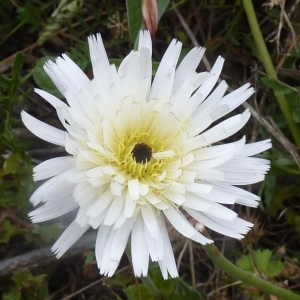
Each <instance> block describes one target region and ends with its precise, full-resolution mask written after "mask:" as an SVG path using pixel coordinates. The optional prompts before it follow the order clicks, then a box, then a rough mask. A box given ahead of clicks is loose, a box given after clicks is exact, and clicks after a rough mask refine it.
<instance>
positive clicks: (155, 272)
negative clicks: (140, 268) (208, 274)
mask: <svg viewBox="0 0 300 300" xmlns="http://www.w3.org/2000/svg"><path fill="white" fill-rule="evenodd" d="M149 273H150V278H151V279H152V280H153V283H154V284H155V286H156V288H157V289H158V291H159V294H160V296H159V298H157V297H153V295H152V294H151V293H150V292H149V290H148V289H147V287H146V285H144V284H138V285H131V286H129V287H127V288H126V289H124V292H125V294H126V296H127V299H129V300H139V299H147V300H153V299H154V300H181V299H182V300H206V299H207V297H206V296H205V295H204V294H203V293H200V292H198V291H193V290H192V288H191V287H190V286H189V285H187V284H186V283H185V282H184V280H183V279H181V278H175V279H168V280H164V279H163V277H162V275H161V272H160V269H159V267H158V266H157V265H156V264H152V265H151V267H150V270H149Z"/></svg>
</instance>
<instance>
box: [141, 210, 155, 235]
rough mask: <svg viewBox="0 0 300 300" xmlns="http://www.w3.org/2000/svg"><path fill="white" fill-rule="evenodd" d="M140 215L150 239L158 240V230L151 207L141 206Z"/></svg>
mask: <svg viewBox="0 0 300 300" xmlns="http://www.w3.org/2000/svg"><path fill="white" fill-rule="evenodd" d="M141 213H142V217H143V220H144V223H145V225H146V227H147V229H148V231H149V233H150V235H151V237H153V238H154V239H158V238H159V228H158V224H157V217H156V216H155V213H154V212H153V209H152V207H151V206H149V205H141Z"/></svg>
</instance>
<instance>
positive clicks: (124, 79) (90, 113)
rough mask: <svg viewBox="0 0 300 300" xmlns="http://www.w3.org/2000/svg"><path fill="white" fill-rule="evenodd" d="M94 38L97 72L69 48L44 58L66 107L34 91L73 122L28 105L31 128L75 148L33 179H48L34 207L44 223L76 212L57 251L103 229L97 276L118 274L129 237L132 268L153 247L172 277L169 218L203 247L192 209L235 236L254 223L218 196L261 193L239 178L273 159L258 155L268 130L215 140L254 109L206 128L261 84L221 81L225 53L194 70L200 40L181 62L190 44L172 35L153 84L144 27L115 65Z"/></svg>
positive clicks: (257, 172)
mask: <svg viewBox="0 0 300 300" xmlns="http://www.w3.org/2000/svg"><path fill="white" fill-rule="evenodd" d="M88 42H89V48H90V55H91V61H92V65H93V72H94V79H92V80H89V79H88V77H87V76H86V75H85V74H84V73H83V72H82V71H81V70H80V68H79V67H78V66H77V65H76V64H75V63H74V62H73V61H72V60H70V58H68V56H67V55H63V56H62V58H60V57H59V58H57V60H56V62H55V63H53V62H51V61H48V62H47V63H46V65H45V67H44V68H45V71H46V72H47V74H48V75H49V76H50V78H51V79H52V81H53V82H54V83H55V85H56V86H57V88H58V89H59V90H60V91H61V93H62V94H63V95H64V96H65V97H66V100H67V102H68V105H66V104H65V103H64V102H62V101H61V100H59V99H58V98H56V97H54V96H53V95H50V94H49V93H47V92H45V91H42V90H38V89H36V92H37V93H38V94H39V95H40V96H42V97H43V98H44V99H45V100H46V101H48V102H49V103H50V104H51V105H52V106H53V107H54V108H55V109H56V111H57V114H58V117H59V119H60V121H61V122H62V124H63V126H64V127H65V129H66V131H62V130H59V129H56V128H54V127H52V126H50V125H47V124H45V123H43V122H41V121H39V120H37V119H35V118H34V117H32V116H30V115H28V114H27V113H26V112H22V119H23V122H24V124H25V125H26V127H27V128H28V129H29V130H30V131H32V132H33V133H34V134H35V135H36V136H38V137H40V138H41V139H43V140H45V141H48V142H50V143H52V144H55V145H59V146H63V147H65V150H66V151H67V152H68V153H69V156H64V157H58V158H54V159H50V160H47V161H45V162H43V163H41V164H40V165H38V166H36V167H35V168H34V179H35V180H36V181H38V180H43V179H47V178H50V177H51V179H49V180H48V181H46V182H45V183H44V184H42V185H41V186H40V187H39V188H38V189H37V190H36V191H35V193H34V194H33V195H32V197H31V199H30V201H31V202H32V204H33V205H38V204H40V203H43V205H42V206H40V207H39V208H37V209H36V210H34V211H33V212H31V213H30V214H29V215H30V217H31V219H32V221H33V222H42V221H46V220H49V219H52V218H56V217H59V216H61V215H63V214H65V213H68V212H70V211H71V210H74V209H77V210H78V212H77V216H76V219H75V220H74V221H73V222H72V223H71V224H70V225H69V227H68V228H67V229H66V230H65V232H64V233H63V234H62V235H61V237H60V238H59V239H58V241H57V242H56V243H55V245H54V246H53V248H52V250H53V251H54V252H55V254H56V256H57V257H61V256H62V255H63V254H64V253H65V252H66V251H67V250H68V249H69V248H70V247H71V246H72V245H73V244H74V243H75V242H76V241H77V240H78V239H79V238H80V236H81V235H82V234H83V233H84V232H85V231H86V230H87V229H88V228H89V227H90V226H91V227H93V228H94V229H98V236H97V240H96V247H95V254H96V259H97V263H98V267H99V269H100V273H101V274H104V275H108V276H112V275H113V274H114V272H115V270H116V268H117V267H118V264H119V262H120V259H121V257H122V254H123V252H124V249H125V246H126V244H127V242H128V239H129V237H130V236H131V254H132V263H133V269H134V273H135V275H136V276H146V275H147V272H148V263H149V256H150V258H151V260H152V261H157V262H158V264H159V266H160V269H161V272H162V274H163V277H164V278H167V277H168V274H169V275H170V276H171V277H176V276H178V273H177V269H176V264H175V260H174V254H173V251H172V247H171V243H170V239H169V236H168V232H167V228H166V224H165V219H167V220H168V221H169V222H170V223H171V224H172V225H173V226H174V228H175V229H176V230H177V231H179V232H180V233H181V234H182V235H184V236H185V237H187V238H190V239H192V240H193V241H196V242H198V243H201V244H203V245H204V244H207V243H211V242H212V241H211V240H209V239H208V238H206V237H204V236H203V235H202V234H201V233H200V232H199V231H197V230H196V229H195V228H194V227H193V226H192V225H191V224H190V223H189V221H188V220H187V219H186V217H185V214H186V213H188V214H189V215H191V216H192V217H193V218H194V219H195V220H196V221H198V222H199V223H201V224H202V225H204V226H206V227H208V228H211V229H212V230H214V231H217V232H219V233H221V234H224V235H227V236H230V237H233V238H237V239H241V238H242V237H243V235H244V234H246V233H247V232H248V231H249V229H250V227H251V226H252V224H251V223H249V222H247V221H244V220H242V219H240V218H238V217H237V214H236V213H235V212H233V211H232V210H230V209H229V208H227V207H226V206H224V205H222V204H233V203H238V204H242V205H246V206H251V207H256V206H257V204H258V201H259V197H258V196H256V195H253V194H251V193H249V192H247V191H245V190H243V189H240V188H238V187H236V186H235V185H247V184H252V183H255V182H259V181H262V180H263V179H264V176H265V173H266V172H267V170H268V169H269V161H268V160H265V159H261V158H253V157H251V156H253V155H256V154H257V153H260V152H262V151H265V150H266V149H269V148H270V147H271V144H270V140H265V141H261V142H257V143H253V144H247V145H246V144H245V138H242V139H241V140H239V141H236V142H231V143H227V144H223V145H219V144H218V145H214V144H215V143H218V142H219V141H221V140H223V139H225V138H227V137H229V136H231V135H233V134H234V133H236V132H237V131H238V130H240V129H241V128H242V127H243V126H244V125H245V124H246V122H247V121H248V119H249V117H250V113H249V111H248V110H246V111H244V112H243V113H242V114H239V115H235V116H233V117H230V118H228V119H227V120H225V121H221V122H219V124H217V125H215V126H214V127H210V126H211V124H213V122H215V121H216V120H218V119H220V118H221V117H223V116H224V115H226V114H228V113H229V112H231V111H232V110H233V109H235V108H236V107H237V106H239V105H240V104H241V103H243V102H244V101H245V100H246V99H247V98H249V97H250V96H251V95H252V94H253V92H254V90H253V88H251V87H250V86H249V84H245V85H243V86H242V87H240V88H239V89H237V90H235V91H234V92H232V93H230V94H228V95H226V96H224V94H225V92H226V89H227V85H226V83H225V82H224V81H222V82H221V83H220V84H219V85H218V86H217V87H216V88H215V89H214V90H213V87H214V86H215V84H216V82H217V80H218V78H219V75H220V72H221V69H222V66H223V63H224V59H223V58H221V57H219V58H218V59H217V61H216V63H215V64H214V66H213V68H212V70H211V72H210V73H207V72H203V73H197V72H196V71H195V70H196V68H197V66H198V64H199V62H200V60H201V58H202V56H203V53H204V49H203V48H194V49H192V50H191V51H190V52H189V53H188V54H187V55H186V57H185V58H184V59H183V61H182V62H181V63H180V65H179V66H178V68H177V69H176V64H177V61H178V57H179V54H180V51H181V46H182V44H181V43H180V42H178V41H176V40H173V41H172V42H171V44H170V46H169V47H168V49H167V51H166V53H165V55H164V57H163V59H162V61H161V63H160V66H159V68H158V70H157V72H156V75H155V77H154V80H153V82H152V83H151V81H152V63H151V49H152V45H151V39H150V35H149V32H147V31H144V32H141V33H140V36H139V47H138V51H132V52H131V53H130V54H129V55H128V56H127V57H125V59H124V60H123V62H122V63H121V65H120V67H119V69H118V70H117V69H116V67H115V66H114V65H110V64H109V61H108V58H107V55H106V52H105V49H104V46H103V42H102V40H101V36H100V35H99V34H98V35H97V36H90V37H89V38H88ZM208 128H209V129H208Z"/></svg>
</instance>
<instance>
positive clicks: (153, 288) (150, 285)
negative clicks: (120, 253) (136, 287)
mask: <svg viewBox="0 0 300 300" xmlns="http://www.w3.org/2000/svg"><path fill="white" fill-rule="evenodd" d="M125 252H126V254H127V257H128V259H129V261H130V263H131V264H132V260H131V249H130V243H128V244H127V246H126V248H125ZM140 279H141V281H142V282H143V284H144V285H145V286H146V288H147V289H148V291H149V292H150V294H151V295H152V296H153V299H160V298H161V294H160V292H159V290H158V288H157V287H156V286H155V284H154V283H153V281H152V280H151V278H150V277H149V276H145V277H140Z"/></svg>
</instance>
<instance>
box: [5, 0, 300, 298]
mask: <svg viewBox="0 0 300 300" xmlns="http://www.w3.org/2000/svg"><path fill="white" fill-rule="evenodd" d="M265 1H266V3H263V2H264V1H254V8H255V12H256V15H257V18H258V22H259V27H260V29H261V31H262V35H263V38H264V40H265V42H266V45H267V51H268V53H269V55H270V57H271V62H272V63H273V65H274V67H275V71H276V76H272V75H270V74H269V73H268V71H267V69H266V66H265V65H264V63H263V60H264V58H263V57H262V56H261V51H260V50H261V49H260V45H259V44H258V43H257V41H256V39H255V37H256V34H255V33H254V34H253V33H251V30H250V27H249V24H248V22H247V17H246V13H245V10H244V6H243V2H246V1H242V0H235V1H226V0H202V1H194V0H182V1H179V0H178V1H174V2H170V3H169V1H166V0H159V9H160V14H161V19H160V22H159V24H158V30H157V32H156V36H155V38H154V40H153V45H154V49H153V59H154V60H155V61H160V59H161V57H162V55H163V53H164V50H165V49H166V47H167V46H168V44H169V42H170V41H171V39H172V38H173V37H175V38H177V39H179V40H181V41H182V42H183V51H182V52H183V54H185V53H186V52H187V51H188V50H189V49H191V48H192V47H194V46H195V45H198V44H200V45H203V46H205V47H206V48H207V50H206V57H205V59H204V60H203V62H202V63H201V64H200V66H199V71H200V70H205V69H207V68H209V65H210V64H212V63H213V62H214V60H215V59H216V57H217V56H218V55H222V56H224V57H225V59H226V62H225V67H224V71H223V73H222V78H223V79H226V80H227V82H228V83H229V85H230V86H231V87H232V88H233V89H234V88H236V87H238V86H240V85H241V84H243V83H245V82H250V83H251V84H252V85H253V86H254V87H255V89H256V93H255V95H254V96H253V97H252V98H251V99H250V100H249V101H248V103H247V104H245V106H246V107H250V109H251V112H252V115H253V117H252V118H251V120H250V121H249V122H248V124H247V126H246V127H245V129H244V132H241V133H240V134H241V135H242V134H246V136H247V140H248V141H256V140H261V139H264V138H268V137H271V138H272V142H273V148H272V150H270V151H268V152H267V153H265V154H264V157H266V158H268V159H270V160H271V162H272V168H271V171H270V172H269V173H268V175H267V177H266V180H265V181H264V182H263V183H262V184H261V185H255V186H252V187H245V188H247V189H248V190H250V191H252V192H254V193H259V194H260V196H261V197H262V202H261V204H260V207H259V208H258V209H256V210H253V209H249V208H243V207H240V206H236V207H235V208H234V209H235V210H236V211H237V212H239V215H240V216H241V217H242V218H244V219H247V220H250V221H251V222H253V223H254V224H255V226H254V228H253V229H252V231H251V232H250V233H249V234H248V235H247V236H246V238H245V239H244V240H242V241H236V240H233V239H231V238H225V237H223V236H221V235H218V234H216V233H211V234H212V236H213V238H214V239H215V241H216V245H217V246H218V248H219V249H220V251H221V252H222V253H223V255H224V256H226V257H227V259H228V260H230V261H231V262H233V263H234V264H236V265H237V266H238V267H240V268H241V269H244V270H247V271H249V272H250V273H253V274H255V275H256V276H257V277H260V278H263V279H264V280H266V281H269V282H273V283H274V284H275V285H278V286H281V287H284V288H285V289H287V290H292V291H295V292H297V291H298V292H299V291H300V269H299V267H300V262H299V259H300V251H299V249H300V243H299V241H300V205H299V195H300V194H299V192H300V169H299V166H300V158H299V152H298V147H299V140H300V136H298V135H297V127H298V126H299V123H300V93H299V91H300V90H299V85H300V84H299V78H300V77H299V74H300V54H299V32H300V5H299V0H286V1H285V0H277V1H275V0H273V1H267V0H265ZM140 4H141V1H139V0H131V1H129V0H128V1H127V2H126V3H125V2H124V1H117V0H114V1H104V0H103V1H95V0H85V1H84V0H61V1H57V0H46V1H42V0H19V1H17V0H1V3H0V20H1V21H0V165H1V170H0V260H1V261H0V298H2V299H4V300H15V299H16V300H18V299H37V300H38V299H153V295H151V294H150V293H149V292H148V290H147V289H146V287H145V286H144V285H143V284H142V283H141V282H140V281H139V280H138V279H136V278H134V276H133V275H132V270H131V266H130V262H129V261H128V260H127V258H126V257H124V258H123V260H122V263H121V265H120V267H119V269H118V271H117V273H116V275H115V276H114V277H113V278H105V277H102V276H100V275H99V273H98V269H97V266H96V262H95V259H94V253H93V244H94V235H95V232H90V233H88V234H87V235H86V236H85V237H83V238H82V239H81V241H79V242H78V243H77V244H76V246H74V247H73V248H72V249H71V250H70V251H68V252H67V253H66V254H65V255H64V257H63V258H62V259H60V260H56V259H55V257H54V256H53V255H52V254H51V252H50V250H49V249H50V246H51V245H52V244H53V243H54V241H55V240H56V239H57V237H58V236H59V234H60V233H61V232H62V230H63V228H64V227H65V226H66V225H67V224H68V223H69V219H68V216H67V217H64V218H61V219H59V220H58V221H57V220H55V221H54V222H46V223H43V224H39V225H37V224H32V223H31V222H30V220H29V218H28V216H27V214H28V212H29V211H30V210H31V209H32V207H31V206H30V204H29V201H28V199H29V197H30V195H31V193H32V192H33V191H34V189H35V188H36V187H37V184H36V183H34V182H33V181H32V167H33V166H35V165H36V164H38V163H40V162H42V161H44V160H46V159H49V158H50V157H54V156H58V155H63V154H64V152H63V150H62V149H60V148H58V147H53V146H52V145H50V144H47V143H44V142H43V141H41V140H40V139H38V138H36V137H34V136H33V135H31V134H30V133H29V132H28V130H27V129H25V128H24V126H23V124H22V122H21V120H20V111H21V110H26V111H27V112H29V113H30V114H32V115H34V116H36V117H37V118H38V119H40V120H43V121H45V122H47V123H49V124H52V125H54V126H56V127H60V126H61V125H60V124H59V122H58V120H57V118H56V115H55V112H54V111H53V109H52V108H51V107H50V106H49V105H48V104H47V103H46V102H45V101H43V100H42V99H41V98H40V97H39V96H38V95H36V94H35V93H34V91H33V89H34V87H39V88H42V89H45V90H47V91H49V92H51V93H53V94H55V95H57V96H59V97H61V96H60V95H59V93H58V91H57V90H56V89H55V87H54V86H53V85H52V84H51V82H50V81H49V79H48V78H47V76H46V74H45V73H44V71H43V70H42V66H43V63H44V62H45V60H46V59H45V57H47V58H49V57H55V56H58V55H60V54H61V53H63V52H66V53H68V54H69V55H70V56H71V58H72V59H73V60H74V61H75V62H76V63H77V64H78V65H79V66H80V67H81V68H83V69H84V71H85V72H86V73H87V74H88V76H90V77H92V71H91V65H90V61H89V57H88V48H87V43H86V37H87V36H88V35H90V34H92V33H97V32H100V33H101V34H102V37H103V40H104V42H105V46H106V49H107V52H108V56H109V58H111V59H112V61H113V62H115V63H116V64H118V62H119V61H120V59H121V58H122V57H124V56H125V55H126V54H127V53H128V52H129V51H130V50H131V49H132V47H133V46H134V42H135V38H136V34H137V32H138V30H139V28H140V26H141V24H142V17H141V13H140V10H139V7H140ZM282 97H284V98H285V99H286V103H287V109H288V110H289V112H290V113H291V119H292V120H288V119H287V117H286V115H285V114H284V113H283V112H282V111H283V110H282V107H281V106H282V102H280V99H282ZM278 99H279V101H278ZM239 109H240V110H243V109H244V108H242V107H241V108H239ZM291 124H292V125H291ZM293 126H294V129H293ZM234 138H238V135H237V136H236V137H234ZM297 141H298V147H297ZM170 235H171V238H172V242H173V248H174V252H175V254H176V258H177V262H178V268H179V273H180V276H181V279H176V280H167V281H163V280H162V278H161V277H160V274H159V270H157V268H156V266H155V265H153V266H151V272H150V273H151V274H150V275H151V276H150V277H151V278H152V280H153V281H154V283H155V284H156V286H157V288H158V289H159V291H160V293H161V299H208V298H209V299H224V300H225V299H271V300H275V299H277V298H276V297H275V296H272V295H269V294H266V293H263V292H261V291H260V290H258V289H256V288H254V287H253V286H249V285H247V284H245V283H243V282H241V281H240V280H236V279H234V278H233V277H231V276H229V275H227V274H226V273H224V272H223V271H222V270H220V269H219V268H217V267H216V266H215V265H214V264H213V263H212V262H211V260H210V259H209V258H208V256H207V255H206V253H205V252H204V250H203V248H202V247H201V246H200V245H198V244H195V243H192V242H191V241H189V240H186V239H185V238H183V237H181V236H180V235H179V234H177V233H176V232H174V231H173V230H172V229H171V228H170ZM299 299H300V298H299Z"/></svg>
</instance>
